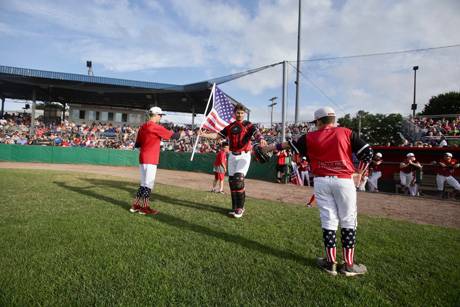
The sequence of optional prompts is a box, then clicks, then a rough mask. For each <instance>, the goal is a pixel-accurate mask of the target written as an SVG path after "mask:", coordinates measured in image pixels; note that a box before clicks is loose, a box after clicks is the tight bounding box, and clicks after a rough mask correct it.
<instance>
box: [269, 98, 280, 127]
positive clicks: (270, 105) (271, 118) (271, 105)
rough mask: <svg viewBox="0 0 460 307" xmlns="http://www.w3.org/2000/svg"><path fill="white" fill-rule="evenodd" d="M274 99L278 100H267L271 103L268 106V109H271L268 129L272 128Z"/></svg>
mask: <svg viewBox="0 0 460 307" xmlns="http://www.w3.org/2000/svg"><path fill="white" fill-rule="evenodd" d="M276 99H278V97H272V98H270V99H268V100H270V101H271V102H272V103H271V104H269V105H268V106H269V107H271V108H272V111H271V116H270V129H271V128H272V127H273V107H274V106H276V102H274V101H275V100H276Z"/></svg>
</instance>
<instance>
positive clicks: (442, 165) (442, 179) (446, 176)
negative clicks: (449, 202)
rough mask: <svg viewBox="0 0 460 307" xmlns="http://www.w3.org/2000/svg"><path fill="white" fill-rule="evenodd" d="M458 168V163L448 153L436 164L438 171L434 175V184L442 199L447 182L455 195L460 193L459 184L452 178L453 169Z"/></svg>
mask: <svg viewBox="0 0 460 307" xmlns="http://www.w3.org/2000/svg"><path fill="white" fill-rule="evenodd" d="M459 166H460V163H458V161H457V160H456V159H453V158H452V154H451V153H450V152H446V153H445V154H444V157H443V158H442V160H441V161H439V162H438V169H437V174H436V184H437V186H438V192H439V195H440V196H441V197H444V193H443V191H444V184H445V183H446V182H447V184H448V185H450V186H451V187H453V188H454V189H455V190H456V191H457V193H458V191H460V184H459V183H458V181H457V179H455V178H454V176H453V175H454V172H455V169H457V168H458V167H459Z"/></svg>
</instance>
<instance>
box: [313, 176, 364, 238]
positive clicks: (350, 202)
mask: <svg viewBox="0 0 460 307" xmlns="http://www.w3.org/2000/svg"><path fill="white" fill-rule="evenodd" d="M313 181H314V189H315V197H316V203H317V205H318V208H319V214H320V219H321V227H322V228H324V229H328V230H337V227H338V226H339V224H340V227H341V228H352V229H356V226H357V225H358V221H357V208H356V187H355V182H354V181H353V179H351V178H350V179H347V178H337V177H335V176H328V177H315V178H314V179H313Z"/></svg>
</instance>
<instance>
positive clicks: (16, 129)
mask: <svg viewBox="0 0 460 307" xmlns="http://www.w3.org/2000/svg"><path fill="white" fill-rule="evenodd" d="M410 123H411V124H412V126H413V127H412V130H416V132H417V134H418V137H417V138H416V140H414V141H410V139H409V138H408V139H404V138H403V137H402V139H403V141H404V143H403V144H402V145H403V146H415V147H444V146H452V145H454V144H449V142H451V138H452V137H459V138H460V117H459V118H455V119H444V118H442V119H433V118H423V117H419V118H414V119H411V120H410ZM164 125H165V126H166V127H167V128H168V129H170V130H173V131H175V132H178V131H180V130H184V132H185V134H184V135H185V137H184V138H182V139H180V140H171V141H169V142H164V143H163V144H162V150H168V151H176V152H191V151H192V149H193V145H194V142H195V139H196V136H197V129H196V128H195V129H192V126H191V125H175V124H172V123H166V124H164ZM30 126H31V120H30V114H27V113H16V114H8V113H6V114H5V116H4V118H3V119H0V144H19V145H46V146H61V147H72V146H78V147H89V148H115V149H125V150H132V149H133V148H134V144H135V139H136V135H137V131H138V128H137V127H133V126H130V125H121V126H113V125H112V124H110V123H103V122H91V123H81V124H76V123H73V122H69V121H67V120H64V121H62V122H61V123H59V124H45V123H44V122H43V121H42V119H41V118H37V119H36V120H35V126H34V127H35V129H34V133H33V134H31V133H30ZM414 127H415V129H414ZM308 129H309V124H307V123H299V124H289V125H288V126H287V127H286V137H288V138H293V139H297V137H298V136H300V135H302V134H305V133H306V132H307V131H308ZM259 130H260V132H261V134H262V135H264V137H265V139H266V140H267V142H269V143H272V142H275V141H279V140H280V139H281V133H282V132H281V124H279V123H276V124H273V126H271V127H264V126H259ZM446 136H447V138H446ZM449 138H450V139H449ZM452 143H453V142H452ZM218 148H219V146H218V144H217V143H216V141H214V140H200V142H199V145H198V147H197V151H198V152H200V153H212V152H217V151H218Z"/></svg>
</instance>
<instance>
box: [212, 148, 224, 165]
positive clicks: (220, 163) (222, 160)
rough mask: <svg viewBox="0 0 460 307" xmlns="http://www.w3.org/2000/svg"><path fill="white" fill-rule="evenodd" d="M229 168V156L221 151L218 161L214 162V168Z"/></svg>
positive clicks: (217, 157)
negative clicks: (223, 166)
mask: <svg viewBox="0 0 460 307" xmlns="http://www.w3.org/2000/svg"><path fill="white" fill-rule="evenodd" d="M222 165H225V167H226V166H227V154H226V153H225V151H223V150H221V151H219V152H218V153H217V155H216V160H214V166H222Z"/></svg>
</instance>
